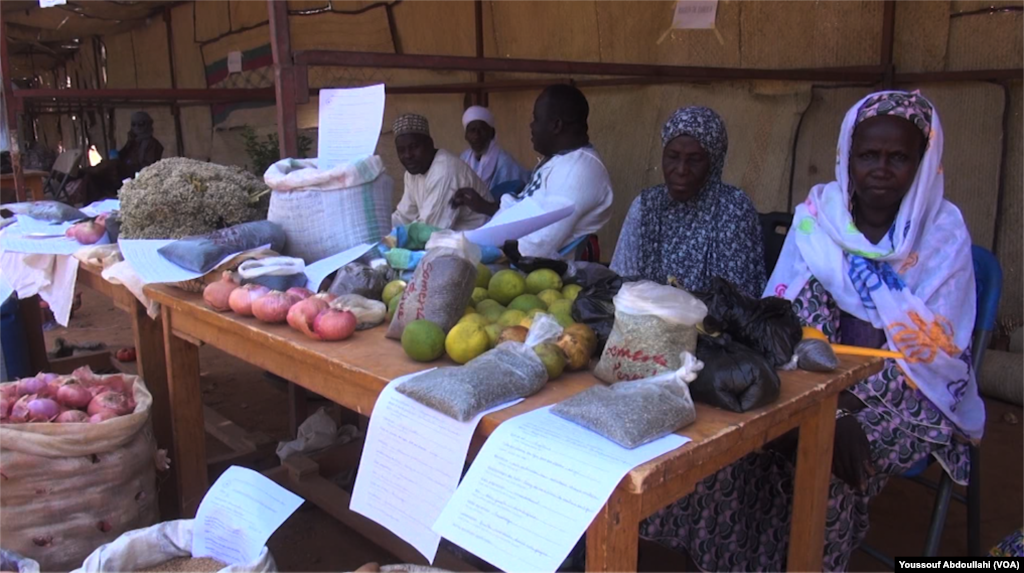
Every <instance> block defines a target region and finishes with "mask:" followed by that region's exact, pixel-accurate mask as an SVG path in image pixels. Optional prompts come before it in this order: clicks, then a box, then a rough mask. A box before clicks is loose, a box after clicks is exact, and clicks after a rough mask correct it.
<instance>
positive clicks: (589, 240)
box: [558, 235, 601, 263]
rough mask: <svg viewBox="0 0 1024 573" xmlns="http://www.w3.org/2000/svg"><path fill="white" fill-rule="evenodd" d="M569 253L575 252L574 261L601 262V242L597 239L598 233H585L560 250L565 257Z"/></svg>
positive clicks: (560, 253)
mask: <svg viewBox="0 0 1024 573" xmlns="http://www.w3.org/2000/svg"><path fill="white" fill-rule="evenodd" d="M569 253H573V260H574V261H585V262H588V263H599V262H601V244H600V243H599V242H598V240H597V235H584V236H582V237H580V238H578V239H576V240H574V241H573V242H571V243H569V244H568V245H566V246H565V247H563V248H562V249H561V250H560V251H558V254H559V255H561V256H563V257H564V256H566V255H568V254H569Z"/></svg>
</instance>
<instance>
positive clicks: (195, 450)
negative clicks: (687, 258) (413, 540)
mask: <svg viewBox="0 0 1024 573" xmlns="http://www.w3.org/2000/svg"><path fill="white" fill-rule="evenodd" d="M146 293H147V295H148V296H149V297H151V298H152V299H154V300H156V301H157V302H159V303H160V304H161V305H162V317H163V328H164V339H165V340H164V342H165V344H166V349H167V357H166V358H167V379H168V381H169V386H168V389H169V394H170V396H169V398H170V407H171V426H172V431H173V435H174V454H173V455H172V456H171V457H172V459H174V461H175V462H174V466H173V468H174V469H175V471H176V472H177V476H178V486H179V487H180V497H179V500H180V504H181V511H182V514H183V515H184V516H192V515H194V514H195V512H196V509H197V507H198V505H199V502H200V500H201V499H202V497H203V495H204V494H205V492H206V490H207V488H208V486H209V484H208V483H207V476H206V468H205V464H204V460H205V454H204V440H203V433H202V428H203V423H202V416H203V409H202V399H201V392H200V386H199V356H198V346H197V345H198V344H199V343H206V344H211V345H213V346H215V347H217V348H220V349H221V350H223V351H225V352H227V353H228V354H231V355H233V356H236V357H238V358H240V359H242V360H245V361H246V362H249V363H251V364H254V365H256V366H258V367H260V368H262V369H265V370H269V371H270V372H273V373H275V374H277V375H279V376H282V377H284V378H286V379H288V380H290V381H292V382H294V383H295V384H298V385H299V386H301V387H303V388H306V389H308V390H310V391H313V392H316V393H318V394H320V395H322V396H324V397H325V398H327V399H329V400H331V401H334V402H336V403H338V404H340V405H342V406H344V407H346V408H349V409H351V410H354V411H356V412H359V413H360V414H363V415H367V416H368V415H370V413H371V412H372V410H373V405H374V403H375V401H376V399H377V396H378V395H379V394H380V392H381V390H382V389H383V388H384V386H385V385H386V384H387V383H388V382H389V381H390V380H393V379H395V378H397V377H399V376H402V375H405V374H410V373H412V372H416V371H419V370H422V369H423V368H424V365H423V364H419V363H416V362H413V361H412V360H411V359H409V358H408V357H406V356H405V354H404V352H403V351H402V349H401V347H400V345H399V344H398V343H397V342H395V341H391V340H387V339H385V338H384V330H385V329H384V328H383V327H378V328H376V329H373V330H369V331H363V332H357V333H356V335H355V336H354V337H352V338H350V339H349V340H346V341H344V342H333V343H328V342H319V341H313V340H310V339H308V338H306V337H305V336H303V335H302V334H300V333H298V332H296V331H294V330H292V329H290V328H288V327H287V326H285V325H280V326H277V325H275V326H271V325H265V324H261V323H259V322H258V321H256V320H255V319H251V318H250V319H247V318H242V317H239V316H236V315H233V314H230V313H228V314H221V313H217V312H214V311H212V310H209V309H208V308H206V307H205V306H204V305H203V303H202V298H201V296H200V295H196V294H190V293H186V292H183V291H181V290H178V289H175V288H172V287H168V286H164V285H155V286H148V287H146ZM881 366H882V361H881V360H880V359H875V358H860V357H844V358H843V359H842V360H841V362H840V367H839V369H838V370H837V371H836V372H834V373H831V374H814V373H809V372H801V371H797V372H784V373H782V381H783V384H782V392H781V396H780V397H779V399H778V400H777V401H776V402H774V403H773V404H771V405H769V406H767V407H765V408H761V409H758V410H755V411H752V412H747V413H745V414H736V413H732V412H726V411H723V410H718V409H715V408H712V407H708V406H704V405H700V404H698V405H697V421H696V422H695V423H694V424H692V425H690V426H688V427H686V428H685V429H684V430H683V432H681V433H683V434H685V435H686V436H687V437H689V438H691V439H692V441H691V442H689V443H688V444H686V445H685V446H683V447H681V448H678V449H676V450H674V451H672V452H669V453H667V454H665V455H663V456H661V457H659V458H656V459H654V460H652V461H650V462H648V463H646V464H644V465H642V466H639V467H637V468H635V469H633V470H632V471H631V472H630V473H629V474H628V475H627V476H626V477H625V478H623V480H622V482H621V483H620V484H619V486H618V487H617V488H616V490H615V492H614V493H613V494H612V496H611V498H610V499H609V500H608V503H607V504H606V505H605V507H604V508H603V509H602V510H601V512H600V513H599V514H598V516H597V518H596V519H595V520H594V521H593V523H592V524H591V525H590V528H589V529H588V530H587V570H588V571H635V570H636V568H637V547H638V528H639V524H640V522H641V521H642V520H643V519H645V518H646V517H648V516H650V515H651V514H653V513H654V512H655V511H657V510H659V509H661V508H663V507H665V506H667V505H668V504H670V503H672V502H674V501H676V500H678V499H680V498H682V497H684V496H686V495H687V494H689V493H690V492H692V491H693V489H694V486H695V485H696V483H697V482H698V481H699V480H701V479H703V478H705V477H707V476H708V475H710V474H712V473H714V472H716V471H718V470H719V469H721V468H723V467H725V466H726V465H728V464H730V463H732V462H734V461H736V460H737V459H739V458H740V457H742V456H744V455H746V454H748V453H750V452H752V451H754V450H756V449H757V448H759V447H760V446H762V445H763V444H765V443H766V442H768V441H769V440H772V439H774V438H776V437H778V436H780V435H782V434H783V433H785V432H787V431H789V430H791V429H793V428H799V429H800V441H799V446H798V451H797V466H796V467H797V470H796V478H795V484H794V492H795V493H794V502H793V519H792V529H791V534H790V546H789V560H788V566H789V568H790V569H791V570H796V571H809V570H820V569H821V565H822V552H823V548H824V534H825V509H826V507H827V504H828V485H829V479H830V476H831V459H832V437H833V432H834V430H835V411H836V401H837V398H838V395H839V393H840V392H841V391H842V390H844V389H846V388H848V387H849V386H851V385H853V384H854V383H856V382H857V381H859V380H862V379H863V378H865V377H867V376H870V375H872V374H874V373H877V372H879V371H880V370H881ZM599 383H600V382H598V381H597V380H596V379H595V378H594V377H593V376H592V375H591V374H590V373H589V372H584V373H574V374H571V375H566V376H563V377H562V378H560V379H559V380H557V381H554V382H552V383H549V384H548V385H547V386H545V387H544V389H542V390H541V391H540V392H538V393H537V394H535V395H534V396H531V397H530V398H528V399H526V400H525V401H523V402H521V403H519V404H517V405H515V406H512V407H510V408H506V409H503V410H500V411H498V412H496V413H494V414H491V415H489V416H487V417H485V418H484V419H483V420H482V421H481V423H480V425H479V426H478V428H477V433H476V436H475V438H474V447H475V448H479V446H480V445H481V444H482V442H483V440H485V439H486V437H487V436H489V435H490V434H491V433H492V432H493V431H494V429H495V428H496V427H497V426H498V424H500V423H501V422H503V421H504V420H507V419H509V418H511V417H513V416H516V415H519V414H522V413H524V412H528V411H530V410H533V409H536V408H539V407H542V406H546V405H549V404H553V403H556V402H559V401H561V400H563V399H564V398H566V397H568V396H571V395H573V394H575V393H577V392H579V391H581V390H583V389H585V388H588V387H590V386H592V385H594V384H599ZM289 461H291V459H289ZM287 465H288V464H286V466H287ZM284 470H287V471H284ZM316 474H317V467H316V464H311V463H310V462H308V461H306V460H305V459H300V460H299V463H297V464H292V465H291V466H289V467H287V468H284V469H283V470H282V471H280V472H278V473H277V474H275V476H276V478H277V479H279V480H280V481H282V483H284V484H285V485H287V486H288V487H290V488H292V489H293V490H295V491H296V492H297V493H299V494H300V495H303V496H304V497H306V499H307V500H309V501H311V502H314V503H316V504H317V505H321V506H325V509H327V510H328V511H329V513H331V514H332V515H334V516H335V517H337V518H339V519H341V520H342V521H343V522H345V523H346V524H348V525H350V526H352V527H354V528H356V529H358V530H362V531H367V530H369V532H370V533H369V534H367V537H368V538H370V539H373V540H374V541H375V542H378V544H379V545H381V546H382V547H384V548H386V549H388V550H389V551H391V552H392V553H395V554H396V556H398V557H400V558H402V559H407V560H410V561H414V562H417V563H421V562H422V558H419V556H418V554H417V553H416V552H415V551H414V550H412V549H411V547H409V546H408V545H405V544H404V542H400V541H397V542H396V541H395V539H397V538H393V536H390V533H389V532H387V531H386V530H383V528H381V527H380V526H378V525H376V524H374V523H373V522H369V520H366V519H365V518H362V517H361V516H358V515H355V514H352V513H351V512H348V510H347V507H348V503H347V497H346V494H344V493H343V492H341V490H340V488H337V489H338V490H339V492H341V493H338V492H330V493H329V492H328V491H327V490H328V489H329V485H330V484H329V482H328V480H326V479H323V478H321V477H319V476H317V475H316ZM331 496H340V499H342V500H343V503H342V502H338V501H337V500H335V501H329V498H331ZM438 565H439V566H441V567H454V566H453V565H450V564H449V563H446V562H443V561H442V560H441V558H440V557H439V560H438Z"/></svg>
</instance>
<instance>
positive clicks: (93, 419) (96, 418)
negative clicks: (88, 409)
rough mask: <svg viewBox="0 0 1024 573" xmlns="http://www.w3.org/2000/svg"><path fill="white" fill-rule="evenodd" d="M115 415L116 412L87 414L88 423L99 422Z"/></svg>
mask: <svg viewBox="0 0 1024 573" xmlns="http://www.w3.org/2000/svg"><path fill="white" fill-rule="evenodd" d="M116 417H117V414H115V413H113V412H100V413H99V414H93V415H92V416H89V423H90V424H99V423H100V422H103V421H106V420H109V419H111V418H116Z"/></svg>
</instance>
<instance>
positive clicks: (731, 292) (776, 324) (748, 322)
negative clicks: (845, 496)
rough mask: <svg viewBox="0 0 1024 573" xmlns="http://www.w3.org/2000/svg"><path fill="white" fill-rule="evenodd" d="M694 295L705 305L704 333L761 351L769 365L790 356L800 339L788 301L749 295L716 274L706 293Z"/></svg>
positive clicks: (783, 362) (779, 363) (777, 364)
mask: <svg viewBox="0 0 1024 573" xmlns="http://www.w3.org/2000/svg"><path fill="white" fill-rule="evenodd" d="M694 295H695V296H696V297H697V298H699V299H701V300H702V301H704V304H706V305H707V307H708V315H707V317H706V318H705V319H704V331H705V332H707V333H711V334H714V333H718V332H724V333H726V334H728V335H729V336H731V337H732V338H733V339H734V340H735V341H736V342H739V343H741V344H744V345H746V346H749V347H750V348H753V349H754V350H757V351H759V352H761V353H762V354H764V356H765V357H766V358H768V361H769V362H770V363H771V366H772V367H773V368H779V367H781V366H784V365H786V364H788V363H789V361H790V360H792V359H793V354H794V352H795V349H796V345H797V344H798V343H799V342H800V339H801V338H803V327H802V326H801V324H800V319H799V318H798V317H797V315H796V313H795V312H793V305H792V303H790V302H789V301H788V300H786V299H782V298H777V297H769V298H761V299H758V298H753V297H751V296H747V295H745V294H743V293H741V292H740V291H739V290H737V289H736V287H735V286H733V284H732V283H730V282H729V281H727V280H725V279H723V278H718V277H716V278H715V279H714V283H713V287H712V289H711V291H710V292H705V293H694Z"/></svg>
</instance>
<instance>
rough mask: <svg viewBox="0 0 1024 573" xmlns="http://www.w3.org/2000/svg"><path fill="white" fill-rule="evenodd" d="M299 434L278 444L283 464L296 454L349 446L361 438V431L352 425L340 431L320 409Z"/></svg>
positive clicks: (309, 418)
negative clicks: (357, 438)
mask: <svg viewBox="0 0 1024 573" xmlns="http://www.w3.org/2000/svg"><path fill="white" fill-rule="evenodd" d="M298 434H299V435H298V436H297V437H296V438H295V439H294V440H291V441H288V442H278V443H277V457H278V458H280V459H281V461H282V462H283V461H284V460H286V459H288V458H289V457H290V456H293V455H295V454H310V453H314V452H318V451H320V450H323V449H326V448H329V447H331V446H333V445H335V444H337V445H342V444H347V443H349V442H351V441H352V440H353V439H355V438H356V437H358V436H359V429H358V428H356V427H355V426H352V425H348V426H342V427H341V428H340V429H339V428H338V424H336V423H334V420H333V419H332V418H331V417H330V416H329V415H327V410H325V409H324V408H320V409H319V410H317V411H316V414H313V415H312V416H310V417H308V418H306V421H305V422H302V424H300V425H299V432H298Z"/></svg>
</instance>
